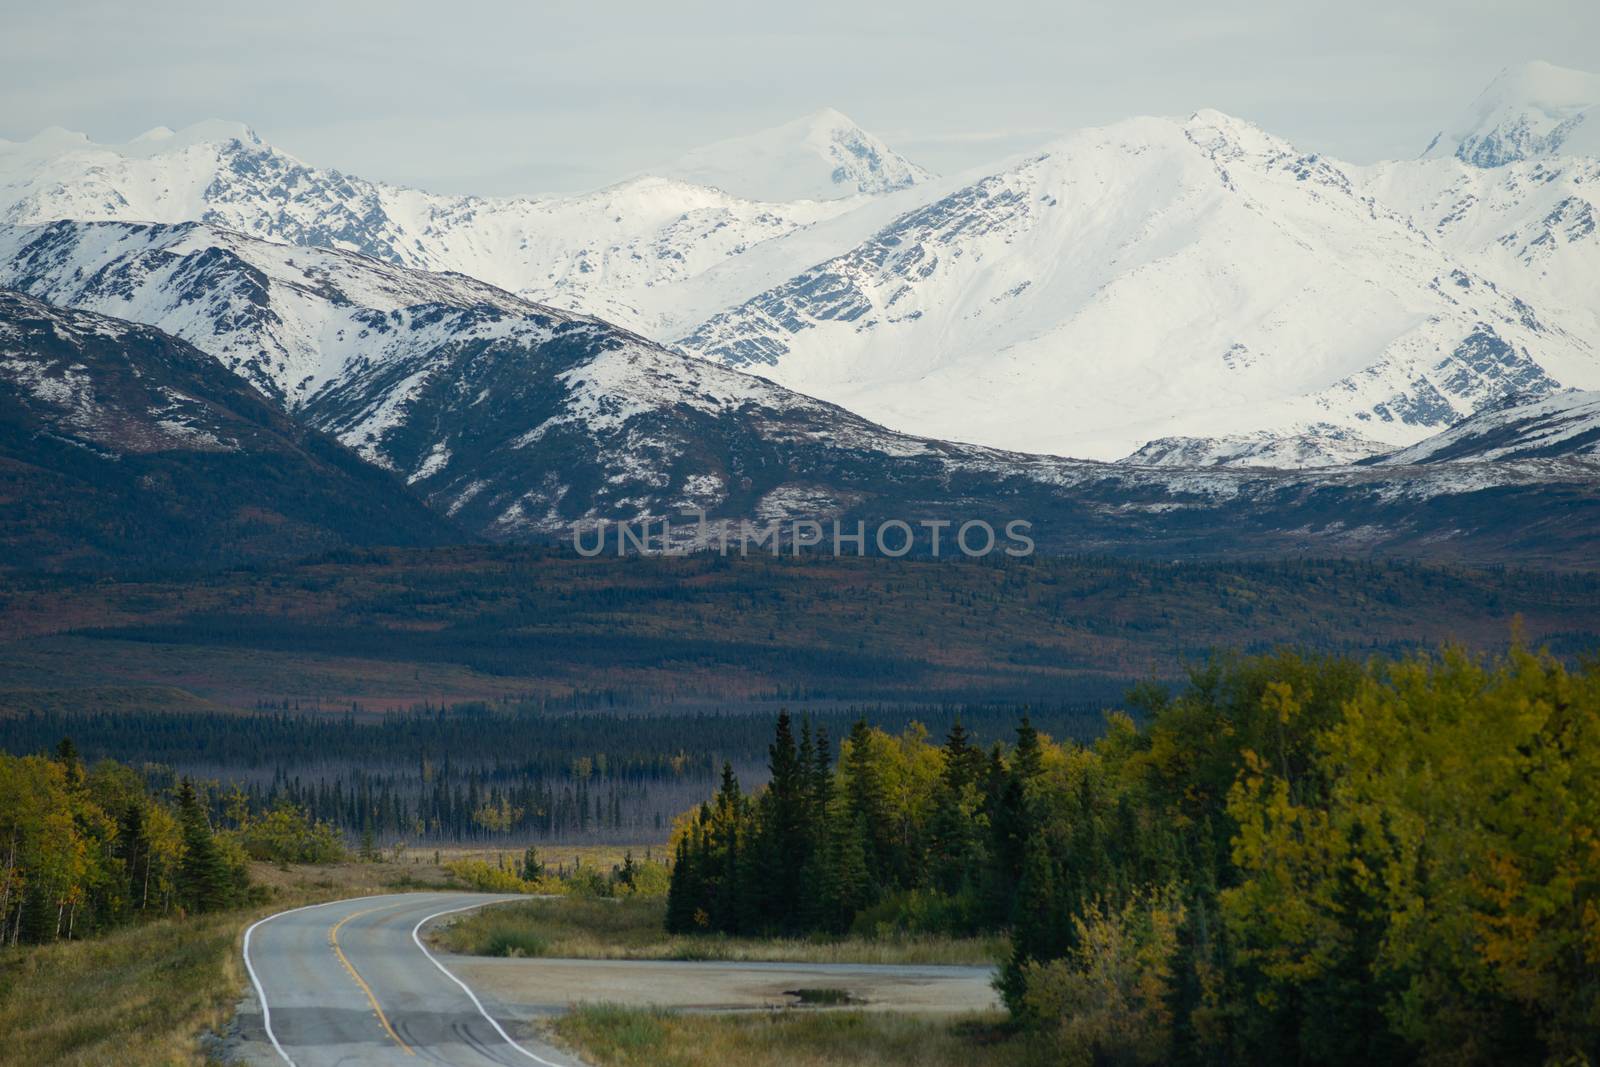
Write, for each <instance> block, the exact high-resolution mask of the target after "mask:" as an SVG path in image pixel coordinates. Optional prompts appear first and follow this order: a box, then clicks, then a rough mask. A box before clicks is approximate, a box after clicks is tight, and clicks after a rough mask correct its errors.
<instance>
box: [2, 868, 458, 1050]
mask: <svg viewBox="0 0 1600 1067" xmlns="http://www.w3.org/2000/svg"><path fill="white" fill-rule="evenodd" d="M251 877H252V879H253V880H254V881H256V882H257V883H259V884H263V885H265V886H267V887H268V892H269V893H270V895H271V899H270V900H269V901H268V902H267V903H264V904H262V905H260V906H258V907H253V908H245V909H239V910H236V911H226V912H218V913H216V914H213V915H199V916H194V917H191V918H187V919H162V920H158V921H155V922H149V923H141V924H138V925H134V926H127V927H123V928H122V929H119V930H114V931H112V932H111V933H110V934H107V935H106V936H104V937H97V938H92V939H89V940H84V941H63V942H57V943H56V944H52V945H33V946H26V947H22V948H7V949H4V950H0V1049H4V1054H3V1056H0V1059H3V1060H4V1062H5V1063H7V1064H15V1065H17V1067H25V1065H33V1064H38V1065H40V1067H44V1065H50V1067H105V1065H106V1064H116V1065H118V1067H178V1065H191V1064H205V1063H209V1062H213V1061H212V1060H211V1059H210V1058H209V1054H208V1050H207V1048H206V1043H205V1041H204V1040H203V1038H202V1036H201V1035H203V1034H207V1033H220V1032H221V1031H222V1029H223V1028H224V1027H225V1026H226V1025H227V1021H228V1019H229V1018H230V1017H231V1016H232V1014H233V1009H234V1006H235V1005H236V1004H237V1003H238V1001H239V998H240V996H242V995H243V993H244V988H245V983H246V981H247V979H246V976H245V973H244V965H243V962H242V960H241V958H240V941H241V939H242V937H243V934H244V928H245V927H246V926H247V925H248V924H249V923H250V922H252V921H254V920H255V919H258V918H261V917H262V916H266V915H271V914H272V913H273V912H276V911H282V910H283V909H285V908H292V907H296V906H298V905H300V904H312V903H316V902H318V901H322V900H334V899H337V898H339V897H347V896H357V895H360V894H363V893H381V892H392V891H395V890H404V889H426V888H444V887H446V885H447V883H446V882H445V881H444V879H445V878H446V877H447V876H446V874H445V873H444V872H443V871H441V870H439V869H438V868H431V867H420V868H418V867H412V866H410V865H397V864H356V863H348V864H330V865H327V866H320V867H291V868H287V869H280V868H276V867H271V866H268V865H265V864H258V865H255V866H254V869H252V871H251Z"/></svg>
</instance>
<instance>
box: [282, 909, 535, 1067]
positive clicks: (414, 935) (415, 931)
mask: <svg viewBox="0 0 1600 1067" xmlns="http://www.w3.org/2000/svg"><path fill="white" fill-rule="evenodd" d="M514 899H516V898H515V897H502V898H500V899H499V900H484V901H480V902H478V903H476V904H468V905H466V906H465V907H460V908H446V909H445V910H443V911H436V912H434V913H433V914H432V915H428V916H424V917H423V919H422V920H421V921H420V922H418V923H417V925H415V926H413V927H412V928H411V940H413V941H415V942H416V943H417V947H418V948H419V949H421V950H422V954H423V955H424V956H426V957H428V962H429V963H431V964H433V965H434V966H435V967H437V968H439V973H440V974H443V975H444V976H445V977H446V978H448V979H450V981H452V982H454V983H455V984H456V985H458V986H460V987H461V991H462V992H463V993H465V994H466V995H467V997H468V999H470V1000H471V1001H472V1003H473V1006H474V1007H476V1008H477V1009H478V1014H479V1015H482V1016H483V1017H484V1018H485V1019H488V1020H489V1025H490V1026H492V1027H494V1029H495V1032H496V1033H498V1034H499V1035H500V1036H501V1037H503V1038H505V1040H506V1044H508V1045H510V1046H511V1047H512V1048H514V1049H516V1050H517V1051H518V1052H520V1053H522V1054H523V1055H524V1056H526V1057H528V1058H529V1059H530V1060H532V1061H533V1062H535V1063H542V1064H544V1065H545V1067H563V1065H562V1064H559V1063H552V1062H551V1061H550V1060H547V1059H545V1058H544V1057H543V1056H536V1055H534V1054H533V1053H531V1052H529V1051H528V1050H527V1049H525V1048H523V1047H522V1046H521V1045H519V1044H517V1043H516V1042H515V1041H513V1040H512V1039H511V1035H510V1034H508V1033H506V1032H505V1029H504V1028H503V1027H501V1025H500V1024H499V1023H497V1022H495V1021H494V1016H493V1015H490V1014H489V1013H488V1011H487V1010H485V1009H484V1006H483V1001H481V1000H479V999H478V995H477V994H476V993H474V992H473V991H472V990H471V989H470V988H469V987H468V986H467V983H465V982H463V981H462V980H461V979H459V978H457V977H456V976H455V975H453V974H451V973H450V971H449V970H448V969H447V968H446V967H445V965H444V964H442V963H440V962H439V961H438V960H437V959H435V958H434V955H433V953H431V952H429V951H428V946H427V945H424V944H423V943H422V937H421V936H420V932H421V930H422V928H423V926H425V925H426V924H428V923H430V922H432V921H433V920H434V919H437V918H439V917H440V916H442V915H454V914H455V913H456V912H458V911H472V910H473V909H474V908H482V907H487V906H488V905H490V904H502V903H506V902H508V901H510V900H514ZM285 1058H287V1057H285Z"/></svg>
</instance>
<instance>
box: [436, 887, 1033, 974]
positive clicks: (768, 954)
mask: <svg viewBox="0 0 1600 1067" xmlns="http://www.w3.org/2000/svg"><path fill="white" fill-rule="evenodd" d="M665 916H666V902H665V901H664V900H662V899H660V898H647V897H646V898H623V899H618V900H594V899H588V898H583V897H560V898H555V899H538V900H528V901H519V902H517V903H515V904H502V905H499V906H497V907H493V908H486V909H483V910H481V911H478V912H473V913H471V914H468V915H466V916H464V917H462V918H460V919H458V920H457V921H455V922H453V923H451V924H449V925H447V926H444V927H441V928H440V929H439V930H438V931H437V932H436V933H435V934H434V939H435V941H436V942H437V943H438V944H439V945H440V946H442V947H443V948H445V949H447V950H449V951H451V952H458V953H464V954H467V955H475V956H548V957H553V958H564V959H602V960H729V961H749V962H754V961H774V962H792V963H896V964H934V963H949V964H961V963H965V964H989V963H995V962H997V961H999V960H1000V959H1002V958H1003V957H1004V955H1005V951H1006V942H1005V940H1004V939H1003V938H949V937H899V938H859V937H847V938H819V939H800V940H782V939H764V938H735V937H725V936H722V935H701V936H676V935H668V934H667V933H665V932H664V931H663V930H662V920H663V919H664V918H665Z"/></svg>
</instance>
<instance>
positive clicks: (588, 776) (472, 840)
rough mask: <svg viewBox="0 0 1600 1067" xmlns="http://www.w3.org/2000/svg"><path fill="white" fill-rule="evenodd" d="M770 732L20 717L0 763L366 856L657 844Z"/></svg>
mask: <svg viewBox="0 0 1600 1067" xmlns="http://www.w3.org/2000/svg"><path fill="white" fill-rule="evenodd" d="M1017 714H1018V708H1017V707H1016V706H1014V705H975V706H964V707H945V706H940V705H912V706H868V705H860V706H854V707H848V708H837V709H829V710H824V711H820V712H818V713H817V720H816V721H817V722H818V724H819V725H822V726H826V727H831V728H833V729H834V730H835V731H836V732H837V731H839V730H842V729H844V728H847V727H848V725H849V723H850V722H852V721H854V719H856V718H858V717H861V716H863V715H866V716H870V718H871V719H872V721H874V722H877V723H879V724H881V725H883V726H884V727H885V728H887V729H896V730H897V729H900V728H901V727H903V726H904V725H905V724H906V723H908V722H910V721H913V720H922V721H928V722H933V723H936V724H943V723H947V722H949V721H951V719H952V718H953V717H955V716H961V717H963V718H964V719H965V721H967V722H968V723H972V724H976V726H977V727H978V728H981V729H983V730H986V731H990V732H989V734H988V736H1000V734H1001V733H1003V732H1004V731H1005V730H1006V729H1007V728H1008V727H1009V723H1011V722H1012V721H1014V720H1015V718H1016V716H1017ZM1035 714H1036V715H1037V716H1039V717H1040V718H1041V720H1042V721H1043V722H1045V723H1047V724H1048V726H1049V728H1050V729H1052V730H1053V731H1055V732H1056V733H1057V734H1058V735H1063V734H1064V735H1066V736H1071V737H1082V738H1089V737H1093V736H1095V734H1096V733H1098V731H1099V729H1100V725H1101V715H1100V713H1099V711H1098V710H1096V706H1095V705H1089V704H1081V705H1068V704H1061V705H1054V706H1043V707H1040V708H1038V709H1036V710H1035ZM770 732H771V725H770V721H769V719H768V718H767V716H766V715H760V714H752V713H748V712H728V713H712V712H691V713H683V712H676V713H674V712H665V711H664V712H661V713H659V714H654V715H641V714H611V715H603V714H594V713H567V714H556V713H550V712H536V711H532V710H529V709H527V708H524V707H523V706H521V705H520V704H511V705H510V706H509V707H490V706H488V705H484V704H479V703H473V704H467V705H461V706H456V707H453V708H450V709H444V708H430V709H419V710H417V711H415V712H410V713H397V714H392V715H387V716H377V717H374V716H362V715H356V714H317V713H310V712H293V711H277V712H272V713H260V714H254V715H226V714H189V715H172V714H164V713H120V714H118V713H110V712H89V711H85V712H82V713H76V714H64V713H60V712H27V713H24V714H21V715H16V716H12V717H9V718H6V717H0V751H3V750H10V751H12V752H18V753H22V752H38V751H44V750H47V749H48V748H49V747H50V746H51V745H53V744H54V743H55V741H56V740H57V739H59V738H61V737H63V736H69V735H70V736H71V737H72V739H73V740H74V742H76V744H77V745H78V747H79V749H80V750H81V751H82V752H83V753H84V754H85V756H86V757H88V758H90V759H94V758H101V757H115V758H117V759H119V760H122V761H123V762H125V763H128V764H130V765H132V766H137V767H140V768H142V769H143V773H144V775H145V777H146V780H147V782H148V784H149V785H150V787H151V788H153V789H155V790H158V791H170V790H172V789H174V788H176V786H177V782H178V779H179V777H181V776H183V775H185V774H187V775H190V776H192V777H195V778H196V779H197V780H198V781H201V782H202V783H210V786H209V788H203V789H202V790H201V792H202V796H203V798H204V799H205V800H206V801H207V803H208V804H209V810H210V814H211V816H212V818H213V819H214V820H216V821H217V823H218V825H223V824H225V823H226V822H227V821H228V820H227V816H228V810H227V809H228V807H229V806H230V805H240V804H242V805H243V810H244V811H245V812H247V813H248V814H251V815H260V814H263V813H266V812H271V811H274V810H276V809H278V808H280V807H284V806H288V807H292V808H294V809H297V810H299V811H301V812H304V813H305V814H306V815H307V816H309V817H310V818H311V820H312V821H313V822H326V823H328V824H330V825H332V826H333V827H335V828H337V830H338V831H339V832H340V833H341V834H342V835H343V836H344V838H345V839H346V840H347V841H348V842H350V843H354V842H356V841H358V840H366V839H369V838H370V839H371V840H373V841H374V842H375V843H377V844H379V845H388V844H394V843H397V842H402V841H403V842H407V843H410V844H488V843H516V842H520V841H524V840H527V839H530V838H537V839H545V840H575V839H603V840H622V841H627V842H629V843H638V842H643V841H659V840H661V839H662V838H663V837H664V836H665V834H666V832H667V827H668V826H669V824H670V822H671V819H672V816H673V815H674V814H675V813H676V812H677V810H678V809H679V808H681V807H682V805H683V804H684V803H686V802H687V801H688V800H689V799H690V798H692V797H693V796H696V795H699V794H700V793H701V792H702V791H703V790H704V789H705V785H706V783H710V782H712V781H714V780H715V777H716V768H717V766H718V764H719V763H720V762H721V761H723V760H730V761H732V762H734V763H736V764H738V765H739V766H741V767H749V768H752V769H754V768H759V765H760V763H761V761H762V759H763V758H764V756H765V750H766V744H767V740H768V737H769V735H770Z"/></svg>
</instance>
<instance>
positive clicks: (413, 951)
mask: <svg viewBox="0 0 1600 1067" xmlns="http://www.w3.org/2000/svg"><path fill="white" fill-rule="evenodd" d="M507 899H515V898H511V897H498V896H491V895H488V894H483V893H400V894H394V895H390V896H372V897H359V898H356V899H354V900H341V901H337V902H335V903H332V904H320V905H315V906H312V907H309V908H301V909H297V910H294V911H289V912H282V913H280V914H278V915H274V916H271V917H269V918H266V919H263V920H262V921H261V922H259V923H257V924H255V925H254V926H252V927H251V928H250V930H249V931H248V932H247V933H246V935H245V964H246V969H247V970H248V971H249V972H250V980H251V984H252V986H253V987H254V989H255V993H256V1001H257V1011H258V1012H259V1014H251V1013H248V1012H245V1013H241V1028H242V1043H241V1046H240V1048H239V1050H238V1052H239V1055H240V1057H241V1058H243V1059H244V1060H245V1061H246V1062H249V1063H253V1064H274V1065H278V1067H281V1065H283V1064H286V1063H287V1064H291V1065H293V1067H333V1065H340V1067H343V1065H356V1064H405V1065H413V1067H414V1065H417V1064H425V1063H446V1064H452V1065H455V1067H486V1065H489V1064H497V1065H500V1067H507V1065H515V1067H529V1065H530V1064H531V1065H540V1064H543V1065H544V1067H580V1061H578V1060H576V1059H574V1058H573V1057H571V1056H570V1055H568V1054H565V1053H562V1052H560V1051H559V1050H557V1049H554V1048H551V1047H550V1046H548V1045H546V1044H544V1043H542V1042H540V1041H537V1040H535V1039H532V1038H526V1037H519V1038H517V1039H516V1040H512V1038H511V1036H510V1035H509V1034H508V1033H507V1032H506V1026H507V1023H506V1022H505V1020H506V1019H507V1018H508V1015H507V1013H506V1012H505V1010H504V1009H503V1007H501V1006H500V1005H499V1004H498V1003H497V1002H495V1001H494V1000H493V998H489V999H484V996H483V994H481V993H479V992H478V991H476V990H472V989H469V988H468V987H467V986H465V985H464V984H462V983H461V980H460V979H459V978H457V977H455V975H453V974H452V973H451V972H450V971H448V970H447V969H446V968H445V965H444V964H443V963H441V962H440V961H439V960H437V959H436V958H435V957H434V956H433V955H432V954H431V953H430V952H429V951H428V950H427V949H425V948H424V947H423V945H422V942H421V940H420V935H419V934H418V931H419V929H420V928H421V926H422V925H423V924H424V923H425V922H427V921H428V920H429V919H431V918H434V917H436V916H438V915H441V914H447V913H449V912H451V911H454V910H464V909H467V908H472V907H477V906H481V905H483V904H488V903H492V902H494V901H498V900H507Z"/></svg>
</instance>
